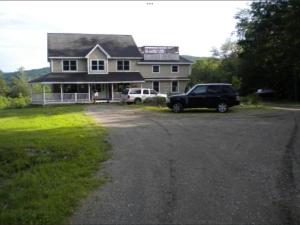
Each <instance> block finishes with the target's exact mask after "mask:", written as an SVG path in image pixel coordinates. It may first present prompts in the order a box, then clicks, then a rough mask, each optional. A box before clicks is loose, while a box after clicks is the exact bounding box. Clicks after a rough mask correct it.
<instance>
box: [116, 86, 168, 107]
mask: <svg viewBox="0 0 300 225" xmlns="http://www.w3.org/2000/svg"><path fill="white" fill-rule="evenodd" d="M153 97H164V98H167V95H166V94H160V93H158V92H156V91H155V90H153V89H149V88H128V89H125V90H124V91H123V92H122V94H121V101H122V102H126V103H134V104H140V103H142V102H144V101H145V99H147V98H153Z"/></svg>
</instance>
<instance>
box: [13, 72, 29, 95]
mask: <svg viewBox="0 0 300 225" xmlns="http://www.w3.org/2000/svg"><path fill="white" fill-rule="evenodd" d="M29 95H30V89H29V85H28V78H27V76H26V74H25V72H24V68H22V67H21V68H20V69H19V71H18V73H17V74H16V75H14V76H13V78H12V82H11V91H10V96H11V97H19V96H24V97H25V96H29Z"/></svg>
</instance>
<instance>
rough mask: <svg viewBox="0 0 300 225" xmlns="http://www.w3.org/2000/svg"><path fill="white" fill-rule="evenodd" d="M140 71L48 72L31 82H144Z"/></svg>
mask: <svg viewBox="0 0 300 225" xmlns="http://www.w3.org/2000/svg"><path fill="white" fill-rule="evenodd" d="M142 82H144V78H143V77H142V75H141V74H140V73H139V72H110V73H108V74H87V73H48V74H46V75H44V76H41V77H38V78H36V79H33V80H31V81H29V83H142Z"/></svg>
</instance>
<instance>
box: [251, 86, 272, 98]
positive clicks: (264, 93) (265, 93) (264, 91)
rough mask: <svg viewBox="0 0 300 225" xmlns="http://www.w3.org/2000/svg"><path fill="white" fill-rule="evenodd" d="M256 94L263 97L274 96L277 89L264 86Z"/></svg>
mask: <svg viewBox="0 0 300 225" xmlns="http://www.w3.org/2000/svg"><path fill="white" fill-rule="evenodd" d="M255 94H256V95H257V96H259V97H261V98H273V97H274V95H275V91H274V90H273V89H268V88H262V89H258V90H257V91H256V93H255Z"/></svg>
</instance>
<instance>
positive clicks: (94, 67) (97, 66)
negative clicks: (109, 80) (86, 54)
mask: <svg viewBox="0 0 300 225" xmlns="http://www.w3.org/2000/svg"><path fill="white" fill-rule="evenodd" d="M103 70H104V60H91V71H103Z"/></svg>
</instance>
